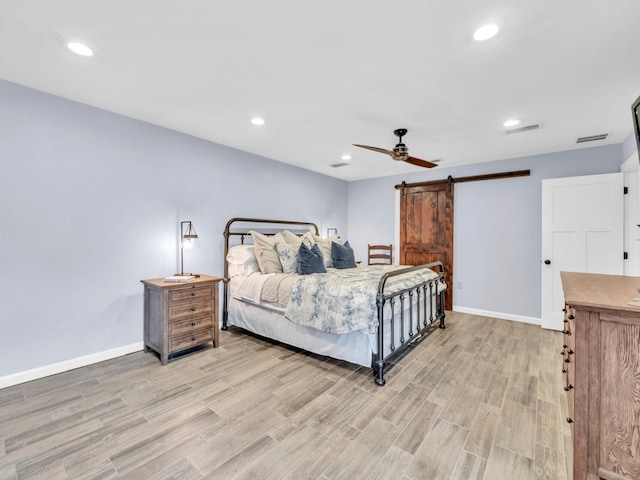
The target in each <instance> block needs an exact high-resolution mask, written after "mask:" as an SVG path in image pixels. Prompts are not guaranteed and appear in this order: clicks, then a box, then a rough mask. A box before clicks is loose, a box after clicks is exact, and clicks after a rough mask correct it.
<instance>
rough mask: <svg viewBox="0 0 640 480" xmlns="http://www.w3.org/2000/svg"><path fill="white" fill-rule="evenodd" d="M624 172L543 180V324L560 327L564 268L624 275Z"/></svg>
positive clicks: (552, 327) (558, 328)
mask: <svg viewBox="0 0 640 480" xmlns="http://www.w3.org/2000/svg"><path fill="white" fill-rule="evenodd" d="M623 191H624V175H623V174H622V173H610V174H606V175H589V176H584V177H568V178H554V179H550V180H543V181H542V327H543V328H550V329H553V330H562V325H563V324H562V320H563V312H562V309H563V308H564V294H563V291H562V283H561V281H560V272H561V271H565V272H587V273H605V274H611V275H622V274H623V268H624V260H623V258H624V257H623V255H624V229H623V222H624V195H623Z"/></svg>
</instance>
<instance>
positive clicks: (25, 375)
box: [0, 342, 144, 388]
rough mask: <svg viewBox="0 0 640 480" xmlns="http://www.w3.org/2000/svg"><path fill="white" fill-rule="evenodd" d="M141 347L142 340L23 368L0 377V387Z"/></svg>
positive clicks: (66, 369)
mask: <svg viewBox="0 0 640 480" xmlns="http://www.w3.org/2000/svg"><path fill="white" fill-rule="evenodd" d="M143 348H144V343H143V342H138V343H132V344H131V345H124V346H122V347H117V348H112V349H111V350H105V351H103V352H97V353H92V354H90V355H85V356H83V357H77V358H72V359H70V360H65V361H64V362H59V363H52V364H51V365H45V366H43V367H38V368H34V369H31V370H25V371H24V372H18V373H13V374H11V375H7V376H5V377H0V388H6V387H11V386H13V385H18V384H19V383H24V382H30V381H31V380H37V379H38V378H44V377H48V376H49V375H55V374H56V373H62V372H66V371H68V370H73V369H74V368H80V367H86V366H87V365H92V364H94V363H98V362H103V361H105V360H111V359H112V358H116V357H121V356H123V355H127V354H129V353H133V352H139V351H140V350H142V349H143Z"/></svg>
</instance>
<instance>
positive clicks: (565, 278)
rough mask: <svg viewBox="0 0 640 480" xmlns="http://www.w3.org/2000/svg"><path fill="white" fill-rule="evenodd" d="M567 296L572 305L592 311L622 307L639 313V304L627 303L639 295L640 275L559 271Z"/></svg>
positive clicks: (624, 309) (639, 296)
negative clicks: (627, 275)
mask: <svg viewBox="0 0 640 480" xmlns="http://www.w3.org/2000/svg"><path fill="white" fill-rule="evenodd" d="M560 278H561V279H562V288H563V290H564V299H565V302H566V303H567V304H568V305H571V306H572V307H579V306H583V307H589V308H590V309H591V310H618V311H620V310H622V311H626V312H633V313H638V314H640V307H635V306H631V305H629V303H628V302H630V301H632V300H633V299H636V298H640V293H639V292H638V287H640V277H624V276H621V275H601V274H595V273H575V272H560Z"/></svg>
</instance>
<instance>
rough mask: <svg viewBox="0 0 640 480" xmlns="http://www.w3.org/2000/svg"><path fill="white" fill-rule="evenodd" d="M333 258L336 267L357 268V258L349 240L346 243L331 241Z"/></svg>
mask: <svg viewBox="0 0 640 480" xmlns="http://www.w3.org/2000/svg"><path fill="white" fill-rule="evenodd" d="M331 259H332V260H333V266H334V267H336V268H356V258H355V255H354V254H353V248H351V245H349V242H348V241H347V242H344V245H340V244H339V243H337V242H331Z"/></svg>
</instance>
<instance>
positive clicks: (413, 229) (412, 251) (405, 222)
mask: <svg viewBox="0 0 640 480" xmlns="http://www.w3.org/2000/svg"><path fill="white" fill-rule="evenodd" d="M436 261H439V262H442V263H443V264H444V268H445V274H446V276H447V287H448V288H447V290H446V296H445V308H446V309H447V310H451V308H452V305H453V184H452V183H447V182H443V183H438V184H431V185H423V186H415V187H405V188H404V189H402V190H401V191H400V264H401V265H420V264H423V263H430V262H436Z"/></svg>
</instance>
